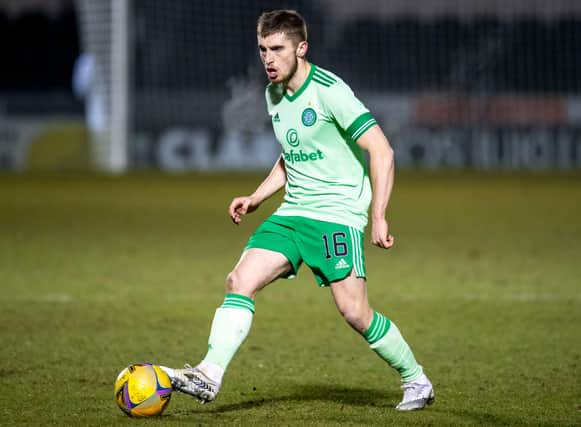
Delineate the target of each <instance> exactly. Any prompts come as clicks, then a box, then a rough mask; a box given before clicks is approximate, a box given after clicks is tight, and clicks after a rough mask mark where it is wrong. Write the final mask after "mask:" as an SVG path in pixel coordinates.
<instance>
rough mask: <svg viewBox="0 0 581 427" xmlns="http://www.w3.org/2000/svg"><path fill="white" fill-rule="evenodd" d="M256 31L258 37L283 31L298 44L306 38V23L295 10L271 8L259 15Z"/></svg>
mask: <svg viewBox="0 0 581 427" xmlns="http://www.w3.org/2000/svg"><path fill="white" fill-rule="evenodd" d="M256 33H257V35H258V36H259V37H268V36H270V35H271V34H276V33H284V34H285V35H286V36H287V37H288V38H290V39H292V40H293V41H294V42H295V44H298V43H300V42H302V41H306V40H307V23H306V22H305V20H304V18H303V17H302V16H301V15H300V13H298V12H297V11H296V10H288V9H280V10H272V11H270V12H264V13H263V14H262V15H260V17H259V18H258V22H257V24H256Z"/></svg>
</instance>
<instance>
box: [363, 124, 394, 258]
mask: <svg viewBox="0 0 581 427" xmlns="http://www.w3.org/2000/svg"><path fill="white" fill-rule="evenodd" d="M357 144H359V146H360V147H361V148H363V149H364V150H367V151H368V152H369V169H370V175H371V186H372V188H373V199H372V202H371V241H372V243H373V244H374V245H376V246H379V247H381V248H384V249H389V248H390V247H392V246H393V244H394V239H393V236H392V235H391V234H389V225H388V223H387V219H386V213H387V205H388V203H389V198H390V197H391V190H392V188H393V177H394V155H393V149H392V148H391V145H390V144H389V141H388V140H387V138H386V137H385V135H384V133H383V131H382V130H381V128H380V127H379V126H378V125H374V126H372V127H371V128H369V130H367V131H366V132H365V133H364V134H363V135H361V136H360V137H359V138H358V139H357Z"/></svg>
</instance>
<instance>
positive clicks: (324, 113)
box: [164, 10, 434, 411]
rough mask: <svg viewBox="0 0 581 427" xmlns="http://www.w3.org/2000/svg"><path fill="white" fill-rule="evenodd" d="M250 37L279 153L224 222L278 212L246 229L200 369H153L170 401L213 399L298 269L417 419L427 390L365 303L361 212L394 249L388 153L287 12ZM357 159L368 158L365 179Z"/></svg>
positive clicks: (401, 346)
mask: <svg viewBox="0 0 581 427" xmlns="http://www.w3.org/2000/svg"><path fill="white" fill-rule="evenodd" d="M257 36H258V48H259V51H260V58H261V60H262V63H263V64H264V68H265V71H266V75H267V76H268V79H269V81H270V84H269V85H268V86H267V88H266V102H267V107H268V113H269V114H270V116H271V119H272V126H273V128H274V133H275V135H276V138H277V140H278V142H280V144H281V146H282V153H281V156H280V158H279V159H278V160H277V161H276V163H275V164H274V167H273V168H272V170H271V172H270V174H269V175H268V176H267V177H266V178H265V179H264V181H263V182H262V183H261V184H260V185H259V186H258V187H257V188H256V190H255V191H254V193H252V194H251V195H249V196H243V197H236V198H234V200H233V201H232V203H231V204H230V207H229V209H228V212H229V215H230V217H231V219H232V221H233V222H234V223H235V224H240V222H241V221H242V218H243V216H244V215H245V214H248V213H251V212H253V211H255V210H256V209H257V208H258V207H259V206H260V204H261V203H262V202H263V201H265V200H266V199H268V198H269V197H271V196H272V195H273V194H275V193H276V192H277V191H279V190H280V189H281V188H283V187H285V196H284V201H283V203H282V205H281V206H280V207H279V208H278V210H277V211H276V212H274V214H273V215H271V216H270V217H268V218H267V219H266V220H265V221H264V222H263V223H262V224H261V225H260V226H259V227H258V228H257V229H256V230H255V232H254V234H252V236H251V237H250V239H249V241H248V244H247V245H246V248H245V250H244V252H243V253H242V256H241V258H240V260H239V261H238V263H237V264H236V266H235V267H234V269H233V271H232V272H231V273H230V274H229V275H228V277H227V282H226V288H227V293H226V297H225V298H224V303H223V304H222V305H221V306H220V307H219V308H218V309H217V310H216V313H215V315H214V320H213V322H212V327H211V331H210V337H209V340H208V352H207V354H206V356H205V357H204V359H203V360H202V361H201V362H200V363H199V364H198V365H197V366H196V367H193V368H192V367H191V366H189V365H186V366H185V368H184V369H171V368H165V367H164V369H165V370H166V372H167V373H168V374H169V376H170V377H171V380H172V384H173V387H174V389H175V390H177V391H180V392H183V393H187V394H190V395H192V396H194V397H196V398H197V399H199V400H200V401H201V402H203V403H205V402H209V401H212V400H214V399H215V398H216V395H217V393H218V391H219V390H220V385H221V383H222V378H223V376H224V372H225V371H226V368H227V367H228V364H229V363H230V361H231V360H232V358H233V357H234V355H235V353H236V352H237V351H238V349H239V347H240V346H241V344H242V342H243V341H244V339H245V338H246V336H247V335H248V332H249V330H250V327H251V324H252V318H253V314H254V309H255V306H254V297H255V295H256V293H257V292H259V291H260V290H262V289H263V288H264V287H265V286H267V285H268V284H270V283H272V282H273V281H275V280H276V279H278V278H290V277H293V276H294V275H295V274H296V273H297V271H298V269H299V267H300V266H301V264H302V263H303V262H304V263H305V264H306V265H307V266H309V267H310V269H311V270H312V272H313V274H314V276H315V279H316V281H317V283H318V284H319V286H321V287H329V288H330V290H331V295H332V296H333V298H334V300H335V303H336V305H337V309H338V310H339V312H340V313H341V315H342V316H343V317H344V319H345V320H346V321H347V323H348V324H349V325H350V326H351V327H352V328H353V329H354V330H355V331H357V332H358V333H359V334H361V335H362V336H363V338H364V339H365V340H366V341H367V342H368V343H369V346H370V348H371V349H372V350H373V351H374V352H375V353H377V355H379V357H381V358H382V359H383V360H385V362H387V364H388V365H389V366H391V367H392V368H394V369H395V370H397V372H399V374H400V376H401V381H402V389H403V391H404V393H403V399H402V401H401V402H400V403H399V404H398V405H397V407H396V409H397V410H401V411H407V410H414V409H421V408H424V407H425V406H426V405H429V404H431V403H432V402H433V401H434V392H433V389H432V384H431V383H430V381H429V380H428V378H427V377H426V375H425V374H424V372H423V369H422V366H420V365H419V364H418V363H417V362H416V359H415V357H414V355H413V353H412V351H411V349H410V347H409V346H408V344H407V343H406V341H405V340H404V338H403V337H402V335H401V334H400V331H399V329H398V328H397V326H396V325H395V323H394V322H393V321H391V320H389V319H388V318H387V317H385V316H384V315H383V314H381V313H380V312H378V311H375V310H373V309H372V308H371V306H370V305H369V302H368V299H367V288H366V281H365V264H364V256H363V230H364V228H365V226H366V224H367V218H368V210H369V205H370V204H371V239H372V243H373V244H374V245H376V246H378V247H380V248H383V249H389V248H390V247H392V246H393V244H394V238H393V236H392V235H391V234H390V233H389V228H388V223H387V220H386V210H387V205H388V201H389V198H390V195H391V191H392V186H393V174H394V160H393V150H392V148H391V146H390V144H389V142H388V141H387V139H386V137H385V135H384V134H383V132H382V130H381V129H380V127H379V126H378V124H377V122H376V121H375V119H374V118H373V116H372V115H371V113H370V112H369V111H368V110H367V108H366V107H365V106H364V105H363V104H362V103H361V102H360V101H359V100H358V99H357V98H356V97H355V95H354V94H353V92H352V91H351V89H350V88H349V86H347V84H345V82H343V81H342V80H341V79H340V78H339V77H338V76H336V75H335V74H333V73H331V72H330V71H327V70H325V69H323V68H321V67H318V66H316V65H315V64H312V63H310V62H309V61H308V60H307V59H306V54H307V50H308V42H307V29H306V24H305V21H304V20H303V18H302V17H301V16H300V15H299V14H298V13H297V12H295V11H291V10H276V11H272V12H266V13H263V14H262V15H261V16H260V18H259V19H258V25H257ZM362 150H366V151H367V152H368V153H369V170H370V172H369V173H368V170H367V166H366V162H365V160H364V157H363V154H362Z"/></svg>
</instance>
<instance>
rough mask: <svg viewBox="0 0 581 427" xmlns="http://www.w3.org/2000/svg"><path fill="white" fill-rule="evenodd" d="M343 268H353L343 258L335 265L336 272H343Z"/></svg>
mask: <svg viewBox="0 0 581 427" xmlns="http://www.w3.org/2000/svg"><path fill="white" fill-rule="evenodd" d="M343 268H351V266H350V265H349V264H347V263H346V262H345V260H344V259H343V258H341V259H340V260H339V261H337V264H335V270H341V269H343Z"/></svg>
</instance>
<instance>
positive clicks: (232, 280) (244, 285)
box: [226, 269, 254, 296]
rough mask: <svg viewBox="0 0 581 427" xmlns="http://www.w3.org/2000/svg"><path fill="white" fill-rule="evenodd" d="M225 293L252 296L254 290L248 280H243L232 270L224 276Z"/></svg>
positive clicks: (238, 273)
mask: <svg viewBox="0 0 581 427" xmlns="http://www.w3.org/2000/svg"><path fill="white" fill-rule="evenodd" d="M226 292H227V293H229V294H241V295H248V296H250V295H253V294H254V290H253V289H252V286H250V283H249V282H248V280H244V278H243V277H242V275H241V274H240V272H239V271H238V270H236V269H234V270H232V271H231V272H230V273H228V276H226Z"/></svg>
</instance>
